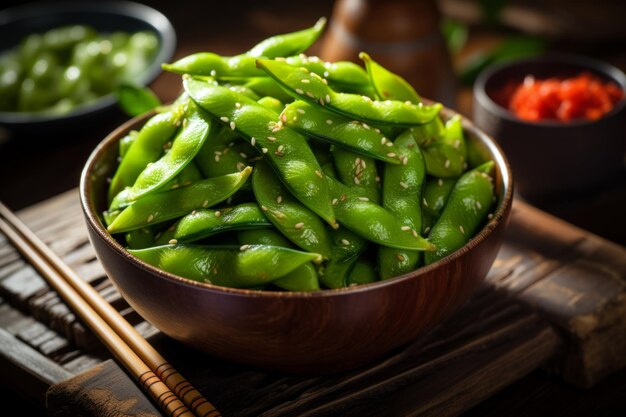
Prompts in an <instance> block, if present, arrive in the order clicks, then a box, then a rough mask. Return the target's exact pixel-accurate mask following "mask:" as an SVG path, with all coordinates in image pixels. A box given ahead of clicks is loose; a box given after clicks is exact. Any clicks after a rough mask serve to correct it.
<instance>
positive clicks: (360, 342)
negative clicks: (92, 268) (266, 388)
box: [80, 110, 513, 373]
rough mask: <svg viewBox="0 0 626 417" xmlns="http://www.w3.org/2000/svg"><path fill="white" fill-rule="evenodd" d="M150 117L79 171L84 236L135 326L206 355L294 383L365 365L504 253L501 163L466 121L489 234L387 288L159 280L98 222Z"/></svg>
mask: <svg viewBox="0 0 626 417" xmlns="http://www.w3.org/2000/svg"><path fill="white" fill-rule="evenodd" d="M452 114H453V113H452V112H451V111H449V110H446V111H445V113H444V115H445V116H448V117H449V116H451V115H452ZM148 116H149V115H144V116H141V117H138V118H135V119H133V120H130V121H129V122H127V123H125V124H124V125H122V126H121V127H119V128H118V129H116V130H115V131H114V132H112V133H111V134H110V135H109V136H108V137H107V138H105V139H104V140H103V141H102V142H101V143H100V144H99V145H98V146H97V147H96V149H95V150H94V151H93V153H92V154H91V156H90V157H89V160H88V161H87V163H86V166H85V168H84V170H83V173H82V177H81V182H80V198H81V204H82V208H83V212H84V215H85V218H86V222H87V226H88V230H89V236H90V239H91V243H92V244H93V246H94V248H95V250H96V253H97V255H98V258H99V259H100V262H101V263H102V265H103V266H104V269H105V270H106V272H107V274H108V275H109V277H110V278H111V280H112V281H113V283H114V284H115V285H116V287H117V288H118V289H119V291H120V292H121V294H122V295H123V296H124V298H125V299H126V300H127V301H128V303H129V304H130V305H131V306H132V307H133V308H134V309H135V310H136V311H137V312H138V313H139V314H140V315H141V316H142V317H144V318H145V319H146V320H147V321H149V322H150V323H152V324H153V325H154V326H156V327H157V328H158V329H160V330H161V331H163V332H164V333H165V334H167V335H168V336H170V337H172V338H174V339H176V340H179V341H180V342H182V343H185V344H187V345H190V346H193V347H195V348H198V349H201V350H203V351H206V352H208V353H209V354H212V355H215V356H218V357H221V358H224V359H228V360H232V361H236V362H241V363H246V364H251V365H255V366H259V367H262V368H269V369H277V370H281V371H287V372H298V373H300V372H302V373H329V372H334V371H340V370H346V369H351V368H355V367H358V366H360V365H364V364H366V363H368V362H370V361H372V360H374V359H376V358H380V357H381V356H383V355H384V354H385V353H387V352H389V351H390V350H392V349H394V348H397V347H399V346H401V345H403V344H406V343H407V342H409V341H411V340H413V339H415V338H416V337H417V336H419V335H420V334H423V333H424V332H425V331H427V330H429V329H431V328H432V327H433V326H434V325H436V324H437V323H439V322H440V321H441V320H443V319H444V318H446V317H447V316H449V315H450V314H451V313H452V312H453V311H455V310H456V309H458V308H459V307H460V306H461V305H462V304H463V303H464V302H465V301H466V300H467V299H468V297H469V296H470V295H471V294H472V292H473V291H474V290H475V289H476V288H477V287H478V286H479V285H480V283H481V282H482V280H483V279H484V277H485V276H486V274H487V272H488V271H489V269H490V267H491V264H492V263H493V261H494V259H495V257H496V254H497V252H498V250H499V248H500V245H501V243H502V240H503V233H504V229H505V227H506V223H507V221H508V218H509V214H510V209H511V202H512V191H513V190H512V182H511V174H510V170H509V167H508V163H507V161H506V159H505V157H504V155H503V153H502V151H501V150H500V148H499V147H498V146H497V145H496V144H495V142H494V141H493V140H492V139H491V138H489V137H488V136H487V135H486V134H485V133H483V132H482V131H480V130H478V129H477V128H476V127H474V126H473V125H472V124H471V123H470V122H469V121H468V120H467V119H464V120H463V124H464V128H465V131H466V133H467V137H468V144H469V145H470V148H471V149H472V150H473V151H474V153H475V154H481V155H482V156H483V157H487V158H491V159H493V160H494V161H495V162H496V166H497V175H496V180H495V184H496V192H497V195H498V203H497V208H496V209H495V211H494V215H493V218H492V219H491V220H490V221H489V222H488V224H486V225H485V226H484V228H483V229H482V230H481V231H480V232H479V233H478V235H477V236H475V237H474V238H473V239H472V240H471V241H470V242H469V243H468V244H467V245H465V246H464V247H462V248H461V249H459V250H458V251H456V252H455V253H453V254H451V255H450V256H448V257H446V258H444V259H442V260H440V261H438V262H436V263H434V264H431V265H429V266H427V267H424V268H420V269H419V270H417V271H414V272H412V273H409V274H405V275H402V276H399V277H396V278H393V279H389V280H386V281H381V282H376V283H372V284H367V285H362V286H358V287H352V288H346V289H337V290H323V291H319V292H313V293H305V292H272V291H258V290H246V289H235V288H225V287H220V286H216V285H211V284H205V283H200V282H196V281H191V280H189V279H186V278H182V277H179V276H176V275H173V274H170V273H167V272H164V271H161V270H159V269H156V268H155V267H153V266H151V265H148V264H147V263H145V262H142V261H141V260H139V259H137V258H135V257H134V256H132V255H130V254H129V253H128V252H127V251H126V250H125V249H124V248H123V247H122V246H121V245H120V244H119V243H118V242H117V241H116V240H115V239H113V238H112V237H111V236H110V235H109V233H108V232H107V231H106V229H105V227H104V226H103V223H102V220H101V213H102V211H103V210H104V209H105V208H106V207H105V206H106V201H105V200H106V191H107V188H108V183H107V177H110V176H112V174H113V172H114V170H115V168H116V166H117V155H118V147H117V146H118V141H119V140H120V138H122V137H123V136H124V135H126V133H127V132H128V131H129V130H131V129H138V128H139V127H140V126H141V125H142V124H143V123H144V122H145V121H146V119H147V118H148Z"/></svg>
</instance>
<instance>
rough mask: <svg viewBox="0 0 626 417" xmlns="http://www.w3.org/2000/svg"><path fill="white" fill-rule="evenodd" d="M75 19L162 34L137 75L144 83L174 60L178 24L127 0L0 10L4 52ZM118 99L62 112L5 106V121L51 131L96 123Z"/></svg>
mask: <svg viewBox="0 0 626 417" xmlns="http://www.w3.org/2000/svg"><path fill="white" fill-rule="evenodd" d="M72 24H82V25H88V26H91V27H93V28H94V29H95V30H97V31H98V32H104V33H106V32H114V31H118V30H121V31H126V32H138V31H144V30H149V31H152V32H153V33H155V34H156V35H157V37H158V39H159V47H158V51H157V53H156V55H155V57H154V58H153V61H152V63H151V64H150V67H149V68H148V69H147V70H146V71H144V72H143V73H142V74H141V75H140V76H139V77H138V78H137V79H136V80H135V82H136V83H137V84H138V85H141V86H145V85H147V84H148V83H150V82H151V81H153V80H154V79H155V78H156V77H157V76H158V75H159V74H160V73H161V63H163V62H167V61H169V60H170V59H171V58H172V56H173V55H174V50H175V48H176V33H175V31H174V27H173V26H172V24H171V23H170V21H169V20H168V19H167V17H165V16H164V15H163V14H161V13H160V12H159V11H157V10H155V9H152V8H150V7H148V6H145V5H143V4H139V3H133V2H128V1H112V2H93V3H92V2H85V1H82V2H79V1H71V2H39V3H31V4H26V5H23V6H18V7H14V8H10V9H6V10H3V11H2V12H0V32H2V36H1V37H0V51H5V50H8V49H12V48H14V47H15V46H16V45H18V43H19V42H20V41H21V40H22V39H23V38H24V37H26V36H28V35H30V34H32V33H42V32H45V31H48V30H50V29H53V28H56V27H59V26H64V25H72ZM0 53H1V52H0ZM116 102H117V100H116V97H115V95H114V94H113V93H110V94H107V95H105V96H102V97H100V98H99V99H97V100H95V101H93V102H92V103H87V104H85V105H81V106H79V107H77V108H75V109H74V110H72V111H71V112H69V113H65V114H61V115H53V114H43V113H36V112H33V113H30V112H2V111H0V126H3V127H5V128H7V129H9V130H12V131H14V132H26V133H29V134H35V135H36V134H38V133H46V134H47V133H49V132H51V131H58V130H60V129H67V128H76V127H77V126H80V125H82V126H85V125H87V124H88V123H91V122H94V121H96V120H97V119H98V118H99V117H102V116H104V114H105V113H106V112H109V111H111V110H112V109H114V108H115V105H116Z"/></svg>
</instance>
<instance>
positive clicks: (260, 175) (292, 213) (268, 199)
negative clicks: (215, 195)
mask: <svg viewBox="0 0 626 417" xmlns="http://www.w3.org/2000/svg"><path fill="white" fill-rule="evenodd" d="M252 189H253V191H254V196H255V197H256V200H257V201H258V202H259V204H260V206H261V209H262V210H263V212H264V213H265V215H266V216H267V218H268V219H269V220H270V221H271V222H272V223H273V224H274V226H276V228H277V229H278V230H279V231H280V232H281V233H282V234H283V235H284V236H285V237H286V238H287V239H289V240H290V241H291V242H293V243H294V244H296V245H297V246H298V247H300V248H302V249H304V250H308V251H309V252H317V253H320V254H322V256H324V258H328V257H330V254H331V251H330V237H329V236H328V231H327V230H326V227H325V225H324V223H323V222H322V220H321V219H320V218H319V217H318V216H317V215H315V213H313V212H312V211H311V210H309V209H308V208H306V207H305V206H304V205H302V204H301V203H300V202H299V201H297V200H296V199H294V198H293V197H292V196H291V194H290V193H289V191H287V189H286V188H285V187H284V186H283V184H282V183H281V182H280V180H279V179H278V178H276V174H275V173H274V172H273V171H272V170H271V168H270V167H269V166H268V165H267V164H266V163H265V162H263V161H259V162H258V163H257V164H256V167H255V170H254V174H253V175H252Z"/></svg>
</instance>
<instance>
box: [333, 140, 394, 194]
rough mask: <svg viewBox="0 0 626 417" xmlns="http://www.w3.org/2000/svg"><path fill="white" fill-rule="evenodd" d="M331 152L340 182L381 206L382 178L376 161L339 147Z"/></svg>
mask: <svg viewBox="0 0 626 417" xmlns="http://www.w3.org/2000/svg"><path fill="white" fill-rule="evenodd" d="M331 152H332V155H333V160H334V162H335V168H336V170H337V175H338V177H339V180H340V181H341V182H343V183H344V184H345V185H347V186H348V187H350V188H351V189H352V190H353V191H354V192H356V193H358V194H359V195H361V196H364V197H367V198H369V199H370V200H371V201H373V202H375V203H376V204H380V183H379V182H380V177H379V176H378V172H377V171H376V162H375V161H374V159H372V158H369V157H367V156H363V155H357V154H355V153H352V152H350V151H346V150H344V149H341V148H337V147H333V148H331ZM389 165H391V164H389Z"/></svg>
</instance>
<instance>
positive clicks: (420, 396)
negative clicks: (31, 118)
mask: <svg viewBox="0 0 626 417" xmlns="http://www.w3.org/2000/svg"><path fill="white" fill-rule="evenodd" d="M20 217H21V218H22V219H23V220H24V221H25V222H26V223H27V224H28V225H29V226H30V227H31V228H32V229H33V230H35V231H36V233H37V234H38V235H39V236H41V237H42V238H43V239H44V241H46V242H48V243H49V244H50V246H51V247H52V248H53V249H54V250H55V251H57V253H59V254H60V255H61V256H62V257H63V259H64V260H65V261H66V262H68V263H69V264H70V265H71V266H72V267H73V268H75V269H76V270H77V271H79V273H80V274H81V275H83V276H84V277H85V279H86V280H88V281H89V282H90V283H91V284H92V285H93V286H94V287H95V288H97V289H98V291H99V292H100V293H101V294H103V295H105V296H106V297H107V299H108V300H109V301H110V302H111V303H112V304H113V305H114V306H115V307H116V309H118V310H119V311H122V312H123V314H124V315H125V316H126V317H127V318H128V319H129V320H131V322H132V323H133V324H134V325H135V326H136V327H137V329H138V330H139V331H140V332H141V333H142V334H143V335H144V336H145V337H149V338H150V339H151V341H152V342H153V343H156V346H157V348H158V349H159V351H161V352H162V353H163V354H164V356H165V357H166V358H167V359H168V360H170V361H171V362H172V364H173V365H174V366H175V367H176V368H177V369H179V370H180V371H181V373H182V374H183V375H185V376H186V377H187V378H188V379H189V380H190V382H192V383H193V384H194V385H196V386H197V387H198V388H199V389H200V390H201V391H202V392H203V394H205V395H206V396H207V398H209V399H210V400H211V401H214V403H215V405H216V406H217V407H218V408H220V409H221V410H222V411H223V412H224V413H226V415H241V416H248V415H249V416H252V415H266V416H287V415H363V414H367V413H370V412H371V413H385V412H390V413H391V414H393V415H458V414H459V413H461V412H463V411H464V410H467V409H469V408H471V407H472V406H474V405H476V404H478V403H479V402H480V401H482V400H484V399H486V398H488V397H489V396H491V395H492V394H494V393H495V392H496V391H498V390H500V389H502V388H503V387H505V386H507V385H509V384H511V383H512V382H514V381H516V380H518V379H520V378H522V377H523V376H525V375H527V374H528V373H529V372H531V371H532V370H533V369H535V368H537V367H539V366H540V365H542V364H544V363H545V361H546V360H548V359H550V358H551V359H550V362H549V365H548V366H549V369H550V370H551V371H552V372H555V373H558V374H560V375H562V376H564V377H565V379H566V380H568V381H570V382H573V383H575V384H578V385H581V386H585V385H590V384H591V383H593V382H596V381H598V380H599V379H600V378H602V377H603V376H604V375H606V374H608V373H610V372H611V371H613V370H615V369H619V368H620V367H622V366H623V365H624V360H625V356H626V347H625V345H624V340H623V334H624V326H625V323H624V319H625V315H624V314H623V311H624V301H625V299H626V298H625V297H624V292H625V287H626V284H625V283H624V279H625V276H626V274H625V271H626V264H625V260H626V249H624V248H623V247H621V246H618V245H615V244H611V243H609V242H607V241H605V240H603V239H600V238H598V237H596V236H594V235H591V234H589V233H586V232H584V231H582V230H580V229H577V228H575V227H573V226H571V225H569V224H567V223H564V222H561V221H559V220H557V219H555V218H553V217H551V216H548V215H546V214H545V213H543V212H541V211H539V210H536V209H534V208H532V207H531V206H528V205H527V204H524V203H523V202H521V201H516V202H515V205H514V211H513V217H512V220H511V224H510V226H509V229H508V232H507V238H506V242H505V244H504V246H503V248H502V250H501V252H500V254H499V257H498V260H497V261H496V263H495V265H494V267H493V268H492V271H491V272H490V274H489V276H488V278H487V281H486V283H485V285H484V286H483V287H482V288H481V290H480V291H479V292H478V293H477V294H476V295H475V296H474V297H473V298H472V300H471V301H470V302H469V303H467V304H466V305H465V306H464V308H463V309H461V310H460V311H459V312H458V313H457V314H456V315H455V316H454V317H452V318H451V319H449V320H448V321H446V322H445V323H444V324H442V325H440V326H439V327H438V328H437V329H435V330H434V331H433V332H431V333H430V334H429V335H427V336H426V337H424V338H421V339H419V340H418V341H416V342H415V343H413V344H411V345H409V346H407V347H405V348H402V349H399V350H398V351H396V352H394V353H393V354H392V355H390V356H388V357H387V358H385V359H384V360H382V361H379V362H378V363H376V364H373V365H372V366H368V367H365V368H362V369H359V370H356V371H353V372H349V373H342V374H338V375H334V376H331V377H324V378H321V377H317V378H310V377H304V376H288V375H282V374H278V373H267V372H263V371H261V370H257V369H251V368H249V367H244V366H241V365H237V364H233V363H226V362H224V361H220V360H216V359H214V358H211V357H207V356H206V355H204V354H200V353H198V352H196V351H194V350H192V349H189V348H186V347H184V346H182V345H180V344H179V343H176V342H174V341H172V340H171V339H169V338H167V337H164V336H163V335H161V334H160V333H159V332H158V331H157V330H156V329H155V328H154V327H152V326H150V325H149V324H147V323H146V322H144V321H142V319H141V317H139V316H138V315H137V314H136V313H134V312H132V309H130V307H128V305H127V304H126V303H125V301H124V300H123V299H122V298H121V297H120V296H119V294H118V293H117V291H116V290H115V288H114V287H113V286H112V285H111V284H110V282H109V281H108V279H107V278H106V277H105V276H104V275H103V271H102V269H101V268H100V266H99V264H98V262H97V260H96V259H95V258H94V254H93V252H92V250H91V247H90V245H89V243H88V241H87V238H86V231H85V226H84V224H83V222H82V219H81V213H80V207H79V205H78V201H77V194H76V191H71V192H68V193H65V194H62V195H60V196H59V197H57V198H54V199H52V200H49V201H46V202H43V203H42V204H39V205H36V206H33V207H31V208H29V209H27V210H24V211H22V212H20ZM0 254H2V256H1V257H0V294H1V296H2V297H3V299H4V300H5V302H4V303H2V304H0V309H2V313H3V314H2V315H0V317H2V318H3V320H2V322H1V323H0V324H1V325H2V327H4V328H5V329H6V330H7V332H8V333H9V334H11V335H13V337H15V338H16V339H17V340H21V341H23V342H26V343H27V344H28V345H30V346H32V347H33V348H34V349H35V350H37V351H39V352H40V353H41V354H42V356H44V355H45V357H47V358H50V359H51V362H52V363H54V364H56V365H58V366H60V368H61V369H64V370H65V371H67V372H68V373H70V374H73V375H78V376H77V377H76V378H78V379H76V378H73V379H69V380H68V381H66V382H62V383H60V384H57V385H55V386H54V387H53V388H52V389H51V390H50V392H49V395H48V401H49V404H50V407H51V410H52V411H54V412H57V411H59V410H64V409H65V408H64V407H69V409H74V410H75V411H76V412H78V411H79V410H80V412H81V413H84V415H98V414H89V410H99V411H100V412H103V413H104V414H99V415H116V414H115V413H114V411H115V410H114V409H113V408H115V407H113V408H111V410H110V413H113V414H106V412H105V411H104V408H103V407H106V406H107V404H109V405H111V403H110V402H107V401H102V403H101V404H99V405H97V406H95V408H94V404H93V403H92V401H94V399H105V398H108V397H107V395H113V394H114V395H115V398H118V399H119V398H122V399H133V401H130V402H129V403H128V404H131V405H128V404H127V403H124V404H127V405H126V406H127V407H130V408H129V410H134V411H133V412H135V411H136V414H137V415H142V414H141V412H144V413H150V412H156V408H155V406H154V405H152V404H151V403H150V402H149V400H147V399H146V398H144V397H142V394H141V391H140V389H139V388H138V387H137V386H135V385H134V383H133V382H132V380H131V379H130V378H129V377H128V376H126V374H125V373H123V371H121V370H120V369H119V368H118V367H117V365H116V364H115V363H113V362H104V363H103V361H104V360H105V359H107V358H108V357H109V356H108V354H107V353H106V352H104V351H103V350H102V348H100V347H99V345H98V343H97V342H96V341H95V339H94V337H93V335H92V334H91V333H90V332H88V331H87V330H86V329H85V328H84V327H83V326H82V325H81V324H80V323H78V322H76V320H75V318H74V316H73V315H72V314H71V313H70V312H69V311H68V310H67V307H66V306H65V305H64V303H62V302H61V301H60V300H58V298H57V297H56V295H55V294H53V293H51V292H50V290H49V289H48V288H47V287H46V285H45V283H43V282H42V281H41V280H42V279H41V277H39V276H38V275H37V274H36V273H35V272H34V270H32V268H30V267H29V266H28V265H26V264H25V263H24V262H23V261H22V260H21V259H20V257H19V255H17V254H16V253H15V250H14V249H13V248H12V247H11V246H10V245H9V244H8V243H7V242H6V241H5V240H4V237H0ZM16 308H17V309H16ZM30 314H32V315H33V316H36V317H37V319H34V318H33V317H31V316H29V315H30ZM7 327H8V328H7ZM555 330H556V331H555ZM199 364H200V366H199ZM96 365H97V366H99V367H98V368H94V366H96ZM85 371H86V372H87V373H86V374H81V373H82V372H85ZM77 381H78V382H77ZM51 382H56V381H51ZM98 389H100V390H104V391H98V392H101V393H102V396H98V395H96V396H93V395H92V394H93V393H92V391H93V390H96V391H97V390H98ZM106 390H109V391H106ZM90 393H91V394H90ZM121 393H123V394H124V395H123V396H120V394H121ZM72 398H73V399H76V401H68V399H72ZM72 407H74V408H72ZM116 407H117V406H116ZM131 414H132V413H131ZM70 415H71V414H70ZM146 415H149V414H146Z"/></svg>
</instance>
